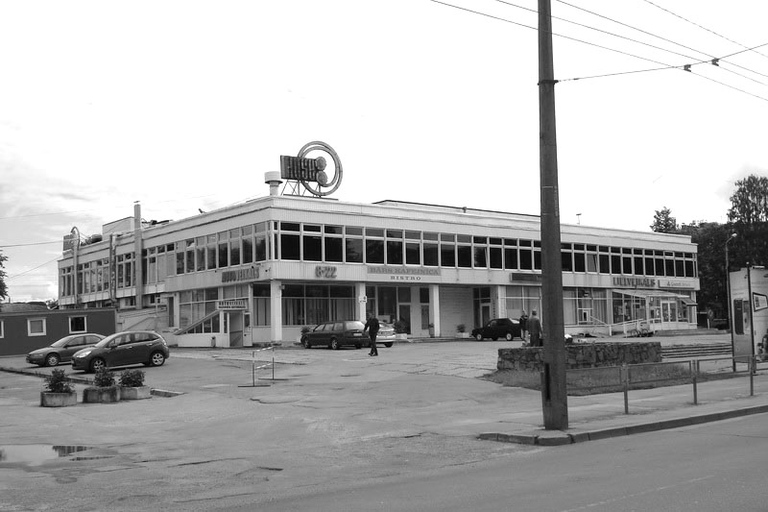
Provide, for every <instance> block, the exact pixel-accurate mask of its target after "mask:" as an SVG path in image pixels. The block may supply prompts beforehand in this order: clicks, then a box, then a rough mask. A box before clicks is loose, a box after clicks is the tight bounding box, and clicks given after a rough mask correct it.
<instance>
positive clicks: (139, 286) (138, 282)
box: [133, 201, 144, 309]
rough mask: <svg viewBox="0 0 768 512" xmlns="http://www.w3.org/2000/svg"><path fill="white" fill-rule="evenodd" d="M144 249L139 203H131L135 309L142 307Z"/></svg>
mask: <svg viewBox="0 0 768 512" xmlns="http://www.w3.org/2000/svg"><path fill="white" fill-rule="evenodd" d="M143 248H144V244H143V240H142V239H141V203H139V202H138V201H136V202H134V203H133V254H134V256H133V258H134V259H133V268H134V276H135V281H134V288H135V289H136V309H142V308H143V306H144V269H143V266H142V265H143V263H144V260H143V257H142V250H143Z"/></svg>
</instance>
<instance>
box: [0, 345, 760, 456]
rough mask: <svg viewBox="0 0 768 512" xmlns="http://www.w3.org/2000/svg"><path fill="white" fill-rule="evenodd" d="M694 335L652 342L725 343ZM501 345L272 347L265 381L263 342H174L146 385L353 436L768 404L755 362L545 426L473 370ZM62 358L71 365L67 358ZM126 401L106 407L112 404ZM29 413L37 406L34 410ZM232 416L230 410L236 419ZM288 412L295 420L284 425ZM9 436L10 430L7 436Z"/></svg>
mask: <svg viewBox="0 0 768 512" xmlns="http://www.w3.org/2000/svg"><path fill="white" fill-rule="evenodd" d="M694 338H695V337H688V338H686V337H679V336H676V337H674V339H669V340H668V339H662V338H661V337H659V341H662V342H676V343H701V342H707V341H710V340H711V341H712V342H722V341H723V339H722V338H724V336H722V335H712V336H706V337H705V338H706V339H705V340H703V341H699V340H696V339H694ZM703 338H704V337H703ZM718 338H721V339H719V340H718ZM654 341H655V340H654ZM520 343H521V342H519V341H517V342H512V344H511V345H512V346H518V345H519V344H520ZM508 346H510V343H509V342H490V341H487V342H475V341H472V340H469V341H466V342H465V341H461V342H445V341H440V342H434V343H403V344H396V345H395V346H394V347H392V348H381V349H379V354H380V356H379V357H375V358H372V357H369V356H367V352H366V351H364V350H342V351H330V350H324V349H312V350H305V349H301V348H294V347H286V348H277V349H275V350H274V358H275V376H276V381H271V375H272V370H271V368H268V369H266V370H259V371H258V372H256V371H254V370H253V368H256V367H258V366H262V365H263V364H265V363H270V362H271V360H272V357H273V352H272V351H270V350H266V351H258V350H256V349H249V348H243V349H180V348H173V349H172V352H171V358H170V359H169V360H168V361H167V363H166V365H165V366H163V367H159V368H147V369H146V372H147V384H148V385H150V386H151V387H153V388H154V389H155V395H156V396H176V398H158V399H157V400H161V401H167V402H163V403H165V404H167V407H163V409H167V410H168V412H167V414H171V412H172V411H177V407H178V408H181V409H179V410H183V411H184V414H185V416H187V417H190V418H193V417H195V415H199V418H198V419H195V420H194V421H199V422H201V423H202V422H204V421H208V420H210V419H212V418H215V417H216V415H217V414H226V415H228V416H233V415H238V414H243V415H244V416H243V417H244V418H245V417H246V416H245V415H247V414H250V413H249V412H248V411H247V410H243V411H234V412H233V408H234V409H247V408H243V407H242V406H240V407H239V406H237V405H235V404H237V403H248V402H251V403H253V402H254V401H256V402H258V403H261V404H265V405H270V406H271V409H278V408H279V409H280V421H281V423H280V425H281V428H282V429H284V430H285V431H286V432H292V433H293V435H298V436H302V435H304V433H305V431H309V432H310V433H313V432H315V431H316V429H318V428H321V427H322V428H327V425H328V424H329V422H330V423H331V424H334V425H344V430H345V431H349V432H354V433H355V434H354V435H356V436H359V437H360V438H374V437H375V438H385V437H387V436H409V435H421V434H422V433H425V432H429V433H435V434H443V435H450V436H471V437H475V438H480V439H488V440H495V441H505V442H514V443H520V444H528V445H541V446H553V445H564V444H571V443H576V442H584V441H589V440H597V439H603V438H606V437H616V436H621V435H630V434H636V433H642V432H651V431H655V430H661V429H667V428H677V427H682V426H687V425H693V424H697V423H702V422H708V421H719V420H723V419H728V418H733V417H738V416H743V415H746V414H759V413H765V412H768V374H766V372H765V371H763V370H761V371H759V372H758V375H757V376H756V377H755V379H754V396H750V384H749V379H748V376H747V374H740V375H739V376H738V377H734V378H730V379H724V380H716V381H709V382H703V383H699V385H698V403H699V405H693V388H692V386H691V385H690V384H688V385H680V386H671V387H658V388H655V389H647V390H636V391H630V392H629V414H624V396H623V394H622V393H607V394H599V395H590V396H569V397H568V416H569V418H568V420H569V421H568V429H567V430H564V431H559V430H558V431H548V430H545V429H544V427H543V414H542V399H541V393H540V392H539V391H535V390H530V389H524V388H514V387H503V386H500V385H499V384H496V383H493V382H489V381H487V380H484V379H481V378H479V377H482V376H483V375H487V374H489V373H491V372H493V371H494V370H495V369H496V359H497V353H498V348H500V347H508ZM61 368H63V369H65V370H66V371H67V373H71V367H69V366H62V367H61ZM0 370H2V371H3V372H0V398H2V397H6V396H9V394H10V391H9V390H8V389H6V390H3V389H2V388H3V386H2V385H1V384H2V379H3V378H4V377H3V375H4V374H7V373H5V372H12V373H17V374H22V375H37V376H40V375H46V374H48V373H50V371H51V369H50V368H37V367H32V366H30V365H28V364H27V363H26V362H25V361H24V358H23V357H21V356H16V357H3V358H0ZM75 375H76V376H77V377H78V378H80V379H81V380H80V381H79V382H81V384H80V385H82V383H86V382H87V379H89V378H92V375H88V374H85V375H84V374H81V373H76V374H75ZM252 379H253V380H252ZM257 381H258V382H257ZM252 383H254V384H258V386H255V385H250V384H252ZM166 392H167V393H168V394H164V393H166ZM177 395H180V396H177ZM150 402H151V401H150ZM27 404H28V403H27ZM25 407H28V405H27V406H25ZM142 407H147V408H149V406H148V405H146V404H133V408H134V409H135V408H142ZM149 409H151V411H152V414H154V415H156V416H155V417H154V418H152V421H153V422H162V421H165V420H164V418H165V417H166V416H165V414H166V413H165V411H164V410H163V412H160V411H158V410H157V407H156V406H152V407H151V408H149ZM127 410H128V409H127V408H123V407H119V406H118V407H113V408H111V409H110V414H118V415H120V414H121V413H123V412H124V411H127ZM27 412H30V411H27ZM78 414H83V415H84V416H88V415H89V414H94V415H98V414H101V413H100V412H99V409H98V408H91V407H89V406H88V407H84V408H78ZM148 414H149V413H148ZM34 415H35V416H40V415H41V413H39V411H35V413H34ZM157 415H161V416H157ZM168 418H172V416H168ZM290 418H294V419H292V420H291V419H290ZM147 421H149V419H148V420H147ZM168 421H173V420H170V419H169V420H168ZM191 421H193V420H190V422H191ZM232 421H233V422H236V421H238V420H237V419H236V418H235V417H233V420H232ZM243 421H246V420H243ZM248 421H250V420H248ZM270 421H273V420H271V419H270V418H268V417H265V418H263V419H260V422H261V423H260V424H263V428H264V429H267V430H268V431H269V432H270V435H272V434H274V435H278V434H279V432H280V429H279V428H276V427H275V426H276V425H278V423H277V422H275V425H273V426H270ZM286 422H290V425H291V426H290V428H288V429H286V428H285V424H286ZM31 428H35V427H34V425H33V426H32V427H31ZM200 428H205V427H200ZM8 434H9V438H10V437H11V436H12V435H13V433H12V432H8ZM16 434H17V435H19V436H23V435H28V432H23V431H19V432H16ZM281 444H282V443H281Z"/></svg>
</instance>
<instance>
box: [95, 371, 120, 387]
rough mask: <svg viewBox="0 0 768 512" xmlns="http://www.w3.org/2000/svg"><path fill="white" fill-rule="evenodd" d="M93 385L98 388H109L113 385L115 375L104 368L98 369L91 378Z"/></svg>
mask: <svg viewBox="0 0 768 512" xmlns="http://www.w3.org/2000/svg"><path fill="white" fill-rule="evenodd" d="M93 385H94V386H97V387H100V388H111V387H112V386H114V385H115V374H113V373H112V372H111V371H109V370H108V369H106V368H99V370H97V371H96V374H95V375H94V376H93Z"/></svg>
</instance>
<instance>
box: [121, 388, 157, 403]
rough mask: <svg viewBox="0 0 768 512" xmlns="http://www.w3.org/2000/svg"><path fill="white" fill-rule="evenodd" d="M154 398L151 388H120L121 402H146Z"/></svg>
mask: <svg viewBox="0 0 768 512" xmlns="http://www.w3.org/2000/svg"><path fill="white" fill-rule="evenodd" d="M145 398H152V389H151V388H150V387H149V386H139V387H125V386H122V387H121V388H120V400H144V399H145Z"/></svg>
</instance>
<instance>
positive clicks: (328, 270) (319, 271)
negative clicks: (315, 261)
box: [315, 265, 338, 279]
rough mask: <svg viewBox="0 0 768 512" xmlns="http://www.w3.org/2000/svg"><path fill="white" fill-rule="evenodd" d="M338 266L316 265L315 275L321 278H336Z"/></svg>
mask: <svg viewBox="0 0 768 512" xmlns="http://www.w3.org/2000/svg"><path fill="white" fill-rule="evenodd" d="M337 270H338V269H337V268H336V267H334V266H331V265H318V266H316V267H315V277H318V278H320V279H336V275H337Z"/></svg>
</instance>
